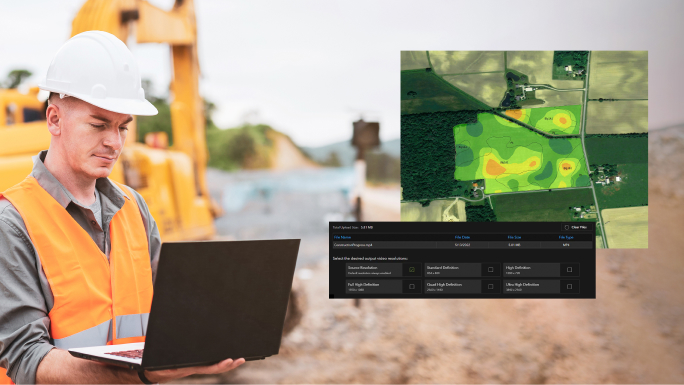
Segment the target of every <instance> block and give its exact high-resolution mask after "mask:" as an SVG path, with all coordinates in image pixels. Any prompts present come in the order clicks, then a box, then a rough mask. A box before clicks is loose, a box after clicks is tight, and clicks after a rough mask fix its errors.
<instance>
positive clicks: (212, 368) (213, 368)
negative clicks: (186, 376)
mask: <svg viewBox="0 0 684 385" xmlns="http://www.w3.org/2000/svg"><path fill="white" fill-rule="evenodd" d="M232 363H233V359H232V358H228V359H225V360H223V361H221V362H219V363H217V364H214V365H209V366H199V367H196V368H195V369H196V371H195V373H199V374H216V373H223V372H225V371H227V370H229V369H228V367H229V366H230V365H231V364H232Z"/></svg>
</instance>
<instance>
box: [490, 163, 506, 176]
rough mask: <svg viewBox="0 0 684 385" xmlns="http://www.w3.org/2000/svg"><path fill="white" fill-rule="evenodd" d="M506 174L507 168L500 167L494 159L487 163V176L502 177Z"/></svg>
mask: <svg viewBox="0 0 684 385" xmlns="http://www.w3.org/2000/svg"><path fill="white" fill-rule="evenodd" d="M505 172H506V168H505V167H504V166H502V165H500V164H499V163H498V162H497V161H495V160H494V159H490V160H489V162H487V174H489V175H501V174H503V173H505Z"/></svg>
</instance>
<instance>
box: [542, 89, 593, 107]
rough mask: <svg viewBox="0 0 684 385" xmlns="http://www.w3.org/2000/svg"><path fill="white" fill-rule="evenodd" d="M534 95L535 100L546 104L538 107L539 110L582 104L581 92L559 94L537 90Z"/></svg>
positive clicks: (557, 92)
mask: <svg viewBox="0 0 684 385" xmlns="http://www.w3.org/2000/svg"><path fill="white" fill-rule="evenodd" d="M534 93H535V95H536V98H537V99H542V100H544V101H545V102H546V103H544V104H542V105H540V106H538V107H541V108H546V107H558V106H572V105H578V104H582V91H570V92H559V91H553V90H544V89H538V90H536V91H534Z"/></svg>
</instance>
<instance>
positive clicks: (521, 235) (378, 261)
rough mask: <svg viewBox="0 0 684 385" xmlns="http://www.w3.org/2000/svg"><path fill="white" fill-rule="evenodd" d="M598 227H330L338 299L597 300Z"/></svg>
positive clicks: (333, 280) (405, 224)
mask: <svg viewBox="0 0 684 385" xmlns="http://www.w3.org/2000/svg"><path fill="white" fill-rule="evenodd" d="M594 226H595V224H594V223H593V222H572V223H563V222H486V223H477V222H475V223H473V222H330V229H329V230H330V232H329V235H330V239H329V241H330V289H329V291H330V293H329V296H330V298H596V232H595V231H596V230H595V228H594Z"/></svg>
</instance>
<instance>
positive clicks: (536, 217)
mask: <svg viewBox="0 0 684 385" xmlns="http://www.w3.org/2000/svg"><path fill="white" fill-rule="evenodd" d="M491 199H492V204H493V205H494V213H496V217H497V220H499V221H501V222H525V221H530V222H537V221H542V222H544V221H547V222H552V221H558V222H570V221H572V213H571V211H570V209H569V208H570V207H574V206H587V205H591V204H593V202H594V196H593V194H592V193H591V189H589V188H586V189H572V190H555V191H551V192H548V191H544V192H532V193H525V194H504V195H496V196H493V197H492V198H491Z"/></svg>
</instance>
